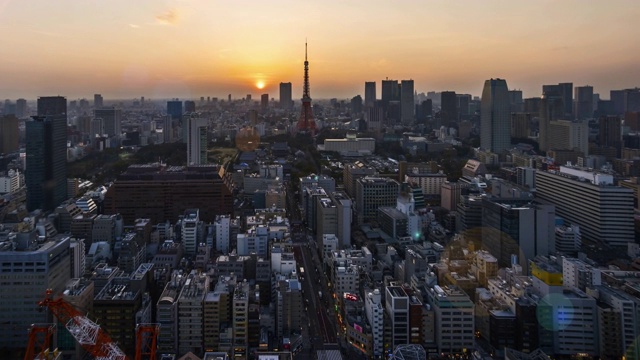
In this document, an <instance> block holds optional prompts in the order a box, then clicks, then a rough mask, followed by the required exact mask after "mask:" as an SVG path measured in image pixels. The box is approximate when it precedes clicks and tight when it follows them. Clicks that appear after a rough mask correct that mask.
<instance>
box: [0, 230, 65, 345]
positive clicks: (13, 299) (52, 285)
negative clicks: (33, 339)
mask: <svg viewBox="0 0 640 360" xmlns="http://www.w3.org/2000/svg"><path fill="white" fill-rule="evenodd" d="M69 248H70V239H69V238H68V237H58V238H55V239H52V240H48V241H44V242H39V241H37V235H36V231H35V230H34V229H29V228H28V227H27V228H24V231H22V232H20V233H18V234H16V239H15V240H4V241H2V242H0V273H2V287H3V289H4V291H3V295H2V298H1V299H0V308H2V309H3V311H0V335H2V336H0V347H2V348H4V349H16V350H17V349H20V350H22V349H24V346H25V343H26V338H25V335H26V334H27V331H26V329H29V327H30V326H31V324H37V323H47V322H49V321H50V320H49V319H47V314H46V312H39V311H37V310H36V307H37V303H38V301H41V300H42V299H43V298H44V294H45V292H46V290H47V289H52V290H53V293H54V294H55V295H59V294H60V293H62V291H63V290H64V287H65V284H66V283H67V281H68V280H69V279H70V278H71V277H70V270H69V269H70V266H71V258H70V252H69ZM8 289H11V290H8Z"/></svg>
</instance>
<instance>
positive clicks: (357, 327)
mask: <svg viewBox="0 0 640 360" xmlns="http://www.w3.org/2000/svg"><path fill="white" fill-rule="evenodd" d="M353 329H354V330H355V331H357V332H359V333H362V326H360V325H358V324H356V323H353Z"/></svg>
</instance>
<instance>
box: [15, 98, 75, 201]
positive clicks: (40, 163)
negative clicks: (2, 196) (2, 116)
mask: <svg viewBox="0 0 640 360" xmlns="http://www.w3.org/2000/svg"><path fill="white" fill-rule="evenodd" d="M26 138H27V143H26V165H27V169H26V171H25V180H26V184H27V209H28V210H29V211H32V210H35V209H42V210H45V211H47V210H53V209H55V208H56V207H57V206H58V205H60V203H61V202H63V201H64V200H66V198H67V100H66V99H65V98H64V97H61V96H55V97H41V98H39V99H38V116H34V117H33V118H32V119H31V120H29V121H27V122H26Z"/></svg>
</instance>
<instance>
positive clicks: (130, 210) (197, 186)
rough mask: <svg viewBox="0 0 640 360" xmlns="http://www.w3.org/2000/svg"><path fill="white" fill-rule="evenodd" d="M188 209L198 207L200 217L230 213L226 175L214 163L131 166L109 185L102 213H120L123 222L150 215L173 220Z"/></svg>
mask: <svg viewBox="0 0 640 360" xmlns="http://www.w3.org/2000/svg"><path fill="white" fill-rule="evenodd" d="M188 208H198V209H200V214H201V220H203V221H206V222H212V221H214V220H215V216H216V215H224V214H229V213H232V212H233V198H232V194H231V184H230V183H229V178H228V177H227V176H226V175H225V174H224V172H223V171H222V170H221V169H220V167H219V166H217V165H198V166H186V167H184V166H167V165H165V164H158V163H155V164H146V165H132V166H129V168H128V169H127V171H125V172H124V173H123V174H121V175H120V176H119V177H118V178H117V179H116V181H115V182H114V183H113V185H111V186H110V187H109V190H107V193H106V195H105V199H104V213H105V214H118V213H119V214H121V215H122V218H123V220H124V223H125V224H133V223H134V221H135V219H137V218H140V217H144V218H149V219H150V221H151V222H152V223H161V222H165V221H167V220H168V221H171V222H176V221H177V220H178V217H179V216H180V215H182V214H183V211H184V210H185V209H188Z"/></svg>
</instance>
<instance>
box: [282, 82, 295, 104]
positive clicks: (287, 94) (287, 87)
mask: <svg viewBox="0 0 640 360" xmlns="http://www.w3.org/2000/svg"><path fill="white" fill-rule="evenodd" d="M280 108H282V109H284V110H291V109H292V108H293V101H292V100H291V83H290V82H288V83H280Z"/></svg>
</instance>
